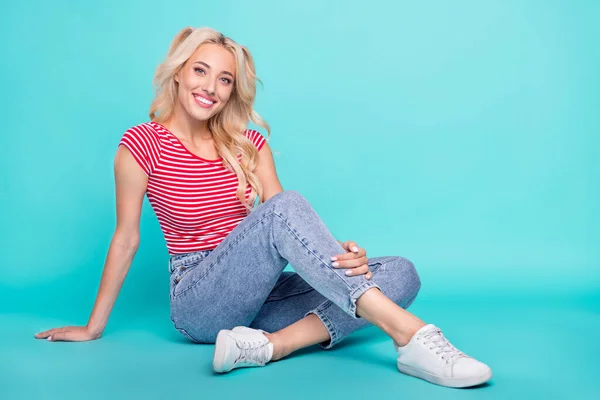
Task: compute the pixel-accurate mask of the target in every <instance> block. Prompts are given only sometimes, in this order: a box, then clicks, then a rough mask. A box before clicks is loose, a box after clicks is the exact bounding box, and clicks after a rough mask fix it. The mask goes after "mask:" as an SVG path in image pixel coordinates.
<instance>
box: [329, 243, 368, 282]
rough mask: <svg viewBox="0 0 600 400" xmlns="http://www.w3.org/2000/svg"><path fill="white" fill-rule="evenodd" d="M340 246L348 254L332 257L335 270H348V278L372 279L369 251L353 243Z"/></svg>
mask: <svg viewBox="0 0 600 400" xmlns="http://www.w3.org/2000/svg"><path fill="white" fill-rule="evenodd" d="M340 244H341V245H342V247H343V248H344V250H346V251H347V253H345V254H338V255H337V256H334V257H331V261H332V262H333V264H331V265H332V266H333V267H334V268H347V271H346V275H348V276H355V275H365V278H366V279H371V278H372V277H373V273H372V272H371V271H369V259H368V258H367V251H366V250H365V249H363V248H360V247H358V246H357V245H356V243H354V242H352V241H346V242H344V243H342V242H340Z"/></svg>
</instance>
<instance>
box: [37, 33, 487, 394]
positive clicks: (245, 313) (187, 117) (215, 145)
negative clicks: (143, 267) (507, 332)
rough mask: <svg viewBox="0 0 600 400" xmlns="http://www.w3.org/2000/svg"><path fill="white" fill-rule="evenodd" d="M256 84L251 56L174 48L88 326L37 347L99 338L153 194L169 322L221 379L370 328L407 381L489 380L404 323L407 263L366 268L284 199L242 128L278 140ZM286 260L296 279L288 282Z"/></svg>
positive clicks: (434, 336) (123, 179)
mask: <svg viewBox="0 0 600 400" xmlns="http://www.w3.org/2000/svg"><path fill="white" fill-rule="evenodd" d="M256 80H257V78H256V75H255V72H254V64H253V61H252V57H251V56H250V53H249V52H248V50H247V49H245V48H244V47H242V46H240V45H238V44H237V43H235V42H233V41H232V40H231V39H229V38H227V37H225V36H223V35H222V34H220V33H218V32H216V31H214V30H212V29H208V28H199V29H192V28H186V29H184V30H182V31H181V32H180V33H179V34H178V35H177V36H176V37H175V39H174V41H173V43H172V45H171V48H170V49H169V52H168V55H167V58H166V60H165V61H164V62H163V63H162V64H161V65H160V66H159V67H158V69H157V71H156V76H155V85H156V89H157V93H156V97H155V99H154V101H153V103H152V105H151V107H150V119H151V122H149V123H144V124H141V125H138V126H135V127H133V128H131V129H129V130H128V131H127V132H125V134H124V135H123V137H122V139H121V141H120V143H119V145H120V146H119V147H118V150H117V154H116V157H115V181H116V196H117V228H116V231H115V233H114V236H113V239H112V242H111V245H110V249H109V252H108V256H107V260H106V264H105V267H104V272H103V275H102V280H101V283H100V289H99V292H98V297H97V299H96V302H95V304H94V308H93V311H92V314H91V316H90V319H89V321H88V324H87V325H86V326H81V327H64V328H57V329H51V330H48V331H45V332H41V333H38V334H37V335H36V337H37V338H40V339H44V338H47V339H48V340H50V341H58V340H61V341H83V340H93V339H97V338H100V336H101V335H102V332H103V330H104V327H105V326H106V323H107V320H108V316H109V313H110V311H111V309H112V307H113V304H114V302H115V299H116V297H117V295H118V293H119V290H120V288H121V285H122V283H123V281H124V279H125V276H126V274H127V272H128V270H129V267H130V265H131V263H132V260H133V257H134V255H135V253H136V251H137V248H138V244H139V219H140V211H141V207H142V200H143V197H144V194H147V196H148V199H149V201H150V203H151V205H152V207H153V209H154V211H155V213H156V215H157V217H158V220H159V222H160V225H161V229H162V230H163V233H164V236H165V239H166V242H167V247H168V250H169V254H170V255H171V258H170V262H169V271H170V273H171V281H170V298H171V319H172V320H173V323H174V325H175V328H176V329H177V330H178V331H179V332H181V333H182V334H183V335H184V336H185V337H187V338H188V339H189V340H191V341H193V342H198V343H215V353H214V359H213V368H214V370H215V371H216V372H227V371H230V370H232V369H234V368H238V367H248V366H264V365H265V364H266V363H268V362H269V361H274V360H279V359H282V358H283V357H285V356H287V355H289V354H290V353H292V352H294V351H295V350H298V349H300V348H303V347H306V346H310V345H314V344H321V346H322V347H324V348H330V347H332V346H334V345H335V344H336V343H338V342H339V341H341V340H342V339H344V338H345V337H346V336H348V335H349V334H350V333H352V332H354V331H356V330H357V329H359V328H362V327H364V326H366V325H367V324H368V322H370V323H372V324H374V325H376V326H378V327H379V328H381V329H382V330H383V331H384V332H385V333H386V334H388V335H389V336H390V337H391V338H392V339H393V343H394V347H395V349H396V351H397V352H398V362H397V365H398V369H399V370H400V371H401V372H403V373H406V374H410V375H414V376H417V377H419V378H422V379H426V380H428V381H430V382H433V383H436V384H439V385H444V386H452V387H467V386H473V385H478V384H481V383H483V382H485V381H487V380H488V379H490V377H491V370H490V369H489V367H487V366H486V365H485V364H483V363H481V362H479V361H476V360H475V359H473V358H471V357H468V356H466V355H465V354H464V353H462V352H460V351H459V350H457V349H456V348H455V347H454V346H453V345H452V344H450V342H449V341H448V340H447V339H446V338H445V337H444V335H443V334H442V332H441V330H440V329H439V328H437V327H436V326H434V325H431V324H425V323H424V322H423V321H421V320H420V319H419V318H417V317H415V316H413V315H412V314H410V313H409V312H407V311H405V308H407V307H408V306H409V305H410V304H411V303H412V301H413V300H414V298H415V297H416V295H417V292H418V290H419V288H420V281H419V278H418V276H417V273H416V271H415V269H414V266H413V264H412V263H411V262H410V261H408V260H406V259H404V258H401V257H376V258H370V259H367V257H366V252H365V250H364V249H362V248H359V247H358V246H357V245H356V243H354V242H351V241H348V242H344V243H341V242H338V241H336V240H335V239H334V238H333V237H332V236H331V234H330V233H329V231H328V230H327V228H326V227H325V225H324V224H323V222H322V221H321V219H320V218H319V216H318V215H317V214H316V213H315V211H314V209H313V208H312V207H311V206H310V204H309V203H308V202H307V201H306V200H305V199H304V198H303V197H302V196H301V195H299V194H298V193H296V192H293V191H283V189H282V187H281V184H280V182H279V180H278V177H277V173H276V171H275V166H274V162H273V157H272V154H271V151H270V148H269V146H268V144H266V142H265V139H264V137H263V136H262V135H260V134H259V133H258V132H256V131H253V130H247V129H246V126H247V124H248V122H249V121H250V120H252V121H254V122H255V123H257V124H258V125H260V126H263V127H264V128H265V129H267V130H269V128H268V126H267V125H266V123H265V122H264V121H263V120H262V119H261V117H260V116H259V115H258V114H257V113H256V112H254V110H253V103H254V97H255V93H256V86H255V85H256ZM256 200H258V201H259V203H260V205H258V206H254V204H255V201H256ZM288 262H289V263H291V264H292V265H293V267H294V269H295V270H296V271H297V273H290V272H283V269H284V268H285V266H286V265H287V264H288ZM267 332H272V333H267Z"/></svg>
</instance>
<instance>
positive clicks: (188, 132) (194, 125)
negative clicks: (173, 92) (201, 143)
mask: <svg viewBox="0 0 600 400" xmlns="http://www.w3.org/2000/svg"><path fill="white" fill-rule="evenodd" d="M165 126H166V127H167V129H169V130H170V131H171V132H177V133H178V134H179V135H181V136H182V137H184V138H185V139H188V140H189V141H192V142H193V141H194V139H201V140H208V139H212V133H211V132H210V130H209V129H208V121H199V120H197V119H195V118H192V116H191V115H189V114H188V113H187V112H186V111H185V110H183V107H181V105H180V104H177V105H176V106H175V110H173V116H172V117H171V118H169V120H168V121H166V122H165Z"/></svg>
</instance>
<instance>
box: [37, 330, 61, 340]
mask: <svg viewBox="0 0 600 400" xmlns="http://www.w3.org/2000/svg"><path fill="white" fill-rule="evenodd" d="M57 330H58V328H52V329H48V330H47V331H44V332H40V333H37V334H36V335H35V337H36V338H38V339H46V338H47V337H48V336H50V335H52V333H54V332H56V331H57Z"/></svg>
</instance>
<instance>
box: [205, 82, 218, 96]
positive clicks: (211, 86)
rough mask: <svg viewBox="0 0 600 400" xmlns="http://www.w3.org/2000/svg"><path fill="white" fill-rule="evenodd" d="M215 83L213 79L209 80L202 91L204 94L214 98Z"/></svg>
mask: <svg viewBox="0 0 600 400" xmlns="http://www.w3.org/2000/svg"><path fill="white" fill-rule="evenodd" d="M215 86H216V85H215V82H214V81H213V80H212V79H207V81H206V82H205V84H204V87H203V88H202V90H203V91H204V92H206V94H208V95H210V96H214V94H215Z"/></svg>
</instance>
